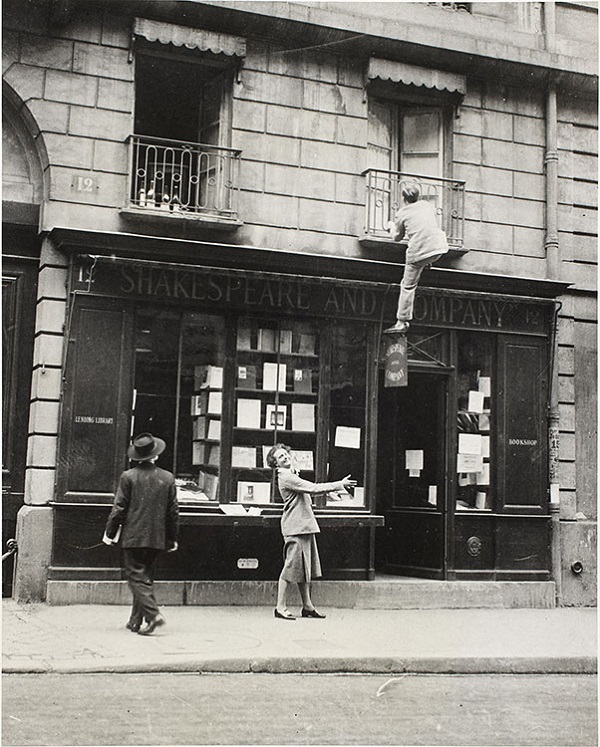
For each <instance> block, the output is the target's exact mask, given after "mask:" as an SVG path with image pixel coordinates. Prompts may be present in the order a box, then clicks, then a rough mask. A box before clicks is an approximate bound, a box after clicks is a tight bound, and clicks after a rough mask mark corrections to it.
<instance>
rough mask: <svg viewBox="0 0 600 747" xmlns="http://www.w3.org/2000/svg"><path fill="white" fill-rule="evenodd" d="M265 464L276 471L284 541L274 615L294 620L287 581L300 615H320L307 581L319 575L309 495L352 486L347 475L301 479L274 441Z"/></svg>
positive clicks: (283, 448)
mask: <svg viewBox="0 0 600 747" xmlns="http://www.w3.org/2000/svg"><path fill="white" fill-rule="evenodd" d="M266 461H267V465H268V466H269V467H271V468H273V469H276V470H277V482H278V485H279V492H280V493H281V497H282V498H283V512H282V514H281V533H282V534H283V540H284V543H285V544H284V559H285V562H284V565H283V570H282V571H281V574H280V576H279V583H278V586H277V607H276V608H275V617H277V618H279V619H281V620H295V619H296V618H295V617H294V615H292V614H291V613H290V612H289V611H288V609H287V604H286V599H287V591H288V588H289V585H290V583H293V582H296V583H297V584H298V589H299V590H300V596H301V598H302V617H317V618H324V617H325V615H322V614H321V613H320V612H318V611H317V610H316V609H315V606H314V604H313V603H312V600H311V598H310V582H311V580H312V579H313V578H318V577H320V576H321V562H320V559H319V551H318V549H317V540H316V535H317V534H318V533H319V532H320V531H321V530H320V529H319V525H318V524H317V520H316V519H315V515H314V513H313V509H312V501H311V495H316V494H318V493H328V492H330V491H333V490H346V489H347V488H354V487H355V486H356V484H357V483H356V480H351V479H350V475H347V476H346V477H344V479H343V480H339V481H337V482H321V483H315V482H310V481H309V480H303V479H302V478H301V477H300V476H299V475H298V474H297V473H296V470H295V469H294V466H293V464H292V455H291V449H290V447H289V446H286V445H285V444H275V446H273V447H272V448H271V449H269V453H268V454H267V460H266Z"/></svg>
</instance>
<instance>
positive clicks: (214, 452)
mask: <svg viewBox="0 0 600 747" xmlns="http://www.w3.org/2000/svg"><path fill="white" fill-rule="evenodd" d="M222 390H223V367H222V366H214V365H204V364H200V365H197V366H194V394H193V395H192V398H191V405H190V407H191V415H192V464H193V465H194V466H197V467H200V471H199V473H198V490H199V491H200V495H204V496H205V498H204V500H206V499H207V500H209V501H216V500H218V489H219V468H220V462H221V435H222V433H221V429H222V426H221V415H222V411H223V391H222ZM188 487H189V486H188ZM188 487H186V488H184V489H183V494H184V495H185V496H186V499H189V495H188V493H189V489H188ZM196 500H198V498H197V499H196Z"/></svg>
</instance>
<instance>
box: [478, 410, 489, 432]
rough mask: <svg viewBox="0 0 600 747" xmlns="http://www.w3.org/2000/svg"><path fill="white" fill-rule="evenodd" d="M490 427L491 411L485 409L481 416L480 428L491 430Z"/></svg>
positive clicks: (481, 429)
mask: <svg viewBox="0 0 600 747" xmlns="http://www.w3.org/2000/svg"><path fill="white" fill-rule="evenodd" d="M489 429H490V411H489V410H484V411H483V412H482V413H481V415H480V416H479V430H480V431H489Z"/></svg>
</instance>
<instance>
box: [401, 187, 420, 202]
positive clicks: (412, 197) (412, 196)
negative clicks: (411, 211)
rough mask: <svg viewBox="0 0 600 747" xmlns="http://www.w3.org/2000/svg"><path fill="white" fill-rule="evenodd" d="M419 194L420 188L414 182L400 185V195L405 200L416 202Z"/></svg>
mask: <svg viewBox="0 0 600 747" xmlns="http://www.w3.org/2000/svg"><path fill="white" fill-rule="evenodd" d="M420 196H421V190H420V189H419V188H418V187H417V185H416V184H407V185H406V186H405V187H402V197H404V200H405V201H406V202H416V201H417V200H418V199H419V197H420Z"/></svg>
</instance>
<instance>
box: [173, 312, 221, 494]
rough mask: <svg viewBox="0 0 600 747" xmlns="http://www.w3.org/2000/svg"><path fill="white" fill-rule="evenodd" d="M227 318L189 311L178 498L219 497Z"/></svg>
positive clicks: (183, 363)
mask: <svg viewBox="0 0 600 747" xmlns="http://www.w3.org/2000/svg"><path fill="white" fill-rule="evenodd" d="M224 363H225V322H224V320H223V319H222V318H221V317H218V316H211V315H209V314H195V313H187V314H184V316H183V319H182V328H181V361H180V391H179V413H178V439H177V458H176V465H177V466H176V477H177V479H178V484H179V491H178V495H179V500H180V501H181V500H207V499H208V500H211V501H216V500H218V488H219V474H220V459H221V415H222V396H223V367H224Z"/></svg>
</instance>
